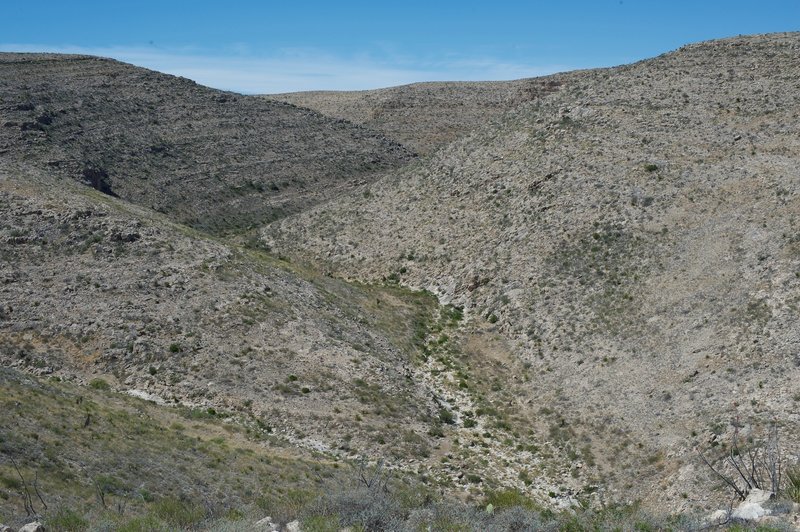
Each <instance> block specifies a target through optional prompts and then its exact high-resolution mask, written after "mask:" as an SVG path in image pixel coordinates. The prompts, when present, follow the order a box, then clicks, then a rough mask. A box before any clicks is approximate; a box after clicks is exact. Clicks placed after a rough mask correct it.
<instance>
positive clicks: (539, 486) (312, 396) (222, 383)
mask: <svg viewBox="0 0 800 532" xmlns="http://www.w3.org/2000/svg"><path fill="white" fill-rule="evenodd" d="M0 242H2V246H0V364H2V365H3V366H6V367H10V368H14V369H16V370H19V371H25V372H29V373H32V374H35V375H39V376H42V377H43V378H48V377H57V378H59V379H61V380H63V381H66V382H69V383H72V384H78V385H90V386H92V385H93V384H94V383H96V382H101V383H103V384H102V386H104V387H105V386H106V385H107V386H108V387H109V388H110V389H111V390H113V391H118V392H124V393H127V394H131V395H134V396H136V397H140V398H144V399H147V400H152V401H156V402H157V403H159V404H163V405H174V406H182V407H188V408H195V409H199V411H202V412H208V413H210V414H211V415H212V417H214V416H217V415H220V416H224V417H225V418H226V419H229V420H230V422H231V423H232V426H234V427H240V428H241V427H245V428H247V429H249V430H252V431H254V433H256V434H261V435H265V436H266V435H268V436H270V437H271V438H274V439H275V441H277V442H279V443H280V444H282V445H286V446H288V447H298V448H300V449H306V450H308V449H312V450H315V451H318V452H320V453H323V454H324V456H325V457H326V458H327V459H337V460H358V459H372V460H385V461H386V463H387V467H391V468H392V469H397V470H398V471H399V473H398V475H411V476H418V478H419V480H421V481H423V482H426V483H428V484H430V485H432V486H434V487H436V488H437V489H439V490H444V491H446V492H458V493H461V492H462V491H464V490H466V491H467V492H470V493H473V495H475V496H479V495H480V494H481V493H482V492H485V490H488V489H496V488H499V487H502V486H515V485H516V484H520V485H523V484H522V481H520V480H519V479H518V474H519V471H520V470H522V469H526V468H531V467H539V466H538V464H542V465H541V467H542V468H544V467H545V465H546V467H547V468H548V469H547V474H542V475H530V477H529V478H527V479H526V483H525V484H524V486H525V487H526V489H527V491H528V492H529V493H530V494H531V495H533V496H535V497H536V498H537V499H538V500H540V501H542V502H548V501H550V500H551V498H550V497H548V495H547V494H548V493H549V492H551V491H553V490H554V489H557V488H558V487H559V486H561V485H569V484H564V483H563V482H562V479H565V482H569V479H570V477H569V468H568V465H567V464H566V462H565V461H564V460H563V459H562V457H561V456H560V455H559V454H558V453H554V452H550V451H547V453H546V454H547V455H548V457H549V458H547V459H546V460H545V459H544V458H543V457H542V456H539V455H537V454H535V453H534V451H533V448H531V449H528V448H525V449H523V450H522V451H521V452H520V450H515V448H516V446H517V445H518V444H521V443H522V442H525V443H528V442H527V440H526V439H525V436H524V434H521V433H520V434H517V435H516V436H514V439H511V438H506V437H500V435H501V434H505V433H506V432H510V431H511V428H510V425H508V423H510V421H511V419H512V417H514V419H515V420H517V421H515V425H514V426H515V427H517V426H526V424H527V422H528V420H527V418H517V417H516V416H515V414H514V413H513V412H512V411H511V409H510V408H509V407H508V406H507V404H510V403H508V401H509V397H510V395H509V394H514V393H516V392H517V391H518V387H519V386H522V384H523V380H522V378H521V377H518V376H517V374H519V375H521V374H522V367H521V364H520V363H518V362H517V361H514V360H511V359H509V358H508V357H507V356H506V354H505V353H504V351H503V350H502V349H501V350H498V349H497V347H496V346H497V345H502V339H501V338H499V337H498V336H497V335H496V334H493V333H491V332H486V334H483V335H481V336H480V338H476V339H475V341H474V342H473V343H472V344H471V345H470V346H468V349H461V348H460V345H459V344H458V343H457V342H456V341H455V340H453V341H450V340H449V335H455V333H456V331H457V329H458V323H459V320H460V319H461V313H460V312H459V310H458V309H456V308H452V307H442V306H440V305H439V303H438V302H437V300H436V298H435V297H434V296H433V295H431V294H429V293H425V292H414V291H411V290H408V289H406V288H402V287H399V286H397V285H396V284H391V283H390V284H383V283H381V284H372V285H369V284H361V283H348V282H344V281H342V280H339V279H336V278H333V277H330V276H329V275H325V274H321V273H317V272H316V271H315V270H314V269H311V268H306V267H301V266H296V265H294V264H292V263H290V262H287V261H286V260H283V259H281V258H279V257H276V256H274V255H270V254H268V253H265V252H263V251H261V250H257V249H249V248H244V247H240V246H238V245H235V244H231V243H229V242H227V241H226V240H224V239H222V238H211V237H208V236H207V235H205V234H204V233H201V232H198V231H196V230H194V229H191V228H188V227H186V226H184V225H180V224H177V223H175V222H173V221H171V220H170V219H169V218H167V217H166V216H164V215H162V214H159V213H156V212H154V211H152V210H150V209H147V208H145V207H141V206H137V205H133V204H130V203H127V202H125V201H123V200H121V199H119V198H113V197H111V196H108V195H105V194H102V193H100V192H98V191H96V190H94V189H92V188H89V187H85V186H83V185H81V184H79V183H76V182H73V181H69V180H63V179H60V178H58V177H53V176H51V175H49V174H47V173H46V172H42V171H41V170H39V169H38V168H36V167H35V166H33V167H32V166H30V165H26V164H24V163H14V162H8V161H0ZM487 353H488V355H487ZM456 361H458V362H457V364H458V365H459V366H460V367H462V371H461V372H460V374H459V377H458V379H457V380H453V379H452V378H451V377H450V375H449V374H447V373H446V372H443V371H442V370H441V368H442V367H445V366H452V365H453V364H456ZM500 382H505V383H506V384H505V385H504V386H502V387H500V386H499V385H498V384H499V383H500ZM467 389H469V390H470V392H471V393H472V394H473V396H470V395H468V394H466V390H467ZM29 400H30V401H36V400H37V399H36V398H35V397H31V398H30V399H29ZM10 415H12V411H10V410H0V421H2V422H3V423H11V420H10V419H9V418H8V416H10ZM495 425H496V428H497V432H495ZM31 430H33V429H31ZM489 430H491V431H492V432H489ZM526 430H527V429H526ZM33 433H35V431H34V432H33ZM0 436H2V437H3V440H4V441H5V440H7V439H8V438H7V437H6V436H3V435H2V434H0ZM12 440H14V441H16V440H15V439H12ZM459 442H460V443H459ZM536 449H538V451H537V452H544V450H546V449H549V447H548V446H547V445H544V444H542V445H539V446H537V447H536ZM487 452H488V453H490V454H491V456H492V460H486V458H485V456H486V453H487ZM455 454H457V456H458V458H457V459H454V457H455ZM31 467H33V465H31ZM31 471H33V470H32V469H31ZM284 487H285V489H290V488H291V487H292V485H291V484H288V485H287V486H284ZM451 490H452V491H451ZM570 493H571V492H567V491H565V492H564V493H561V492H559V493H558V497H559V498H563V499H566V498H568V497H569V495H570ZM16 502H19V501H16ZM16 502H15V503H14V504H16ZM2 504H3V503H2V501H0V510H2ZM17 510H19V507H17ZM19 511H21V510H19Z"/></svg>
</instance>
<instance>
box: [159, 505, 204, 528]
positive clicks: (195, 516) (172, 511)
mask: <svg viewBox="0 0 800 532" xmlns="http://www.w3.org/2000/svg"><path fill="white" fill-rule="evenodd" d="M153 515H155V516H156V517H157V518H159V519H161V520H162V521H165V522H166V523H167V524H169V525H172V526H174V527H176V528H190V527H194V526H196V525H198V524H199V523H200V522H201V521H202V520H203V519H205V516H206V513H205V510H203V508H202V507H200V506H198V505H196V504H194V503H192V502H189V501H182V500H180V499H176V498H173V497H168V498H166V499H161V500H160V501H158V502H156V503H155V504H154V505H153Z"/></svg>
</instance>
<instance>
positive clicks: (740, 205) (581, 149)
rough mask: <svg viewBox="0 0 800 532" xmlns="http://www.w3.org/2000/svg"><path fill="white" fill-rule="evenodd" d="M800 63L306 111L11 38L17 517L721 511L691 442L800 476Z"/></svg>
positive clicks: (175, 520)
mask: <svg viewBox="0 0 800 532" xmlns="http://www.w3.org/2000/svg"><path fill="white" fill-rule="evenodd" d="M798 52H800V34H794V33H792V34H773V35H760V36H748V37H738V38H733V39H726V40H720V41H710V42H705V43H699V44H693V45H689V46H685V47H683V48H681V49H679V50H677V51H675V52H672V53H669V54H664V55H662V56H659V57H656V58H653V59H648V60H645V61H641V62H639V63H635V64H632V65H626V66H622V67H617V68H612V69H602V70H592V71H579V72H571V73H565V74H559V75H555V76H549V77H546V78H539V79H528V80H520V81H517V82H502V83H474V84H473V83H466V84H465V83H441V84H419V85H412V86H406V87H398V88H394V89H385V90H381V91H367V92H364V93H358V94H348V93H321V94H316V95H315V94H305V95H303V94H301V95H294V96H292V95H282V96H281V97H282V98H285V99H287V100H292V98H297V101H296V102H295V101H294V100H292V101H293V103H291V104H290V103H282V102H278V101H273V100H269V99H266V98H263V97H257V96H252V97H248V96H242V95H237V94H232V93H223V92H220V91H215V90H212V89H208V88H205V87H200V86H198V85H196V84H194V83H192V82H191V81H189V80H185V79H181V78H175V77H172V76H167V75H163V74H158V73H155V72H151V71H147V70H144V69H139V68H136V67H132V66H129V65H125V64H122V63H118V62H115V61H111V60H106V59H100V58H91V57H83V56H56V55H38V54H37V55H31V54H0V109H2V116H3V119H2V124H0V365H2V370H0V522H3V523H7V522H13V523H15V524H17V523H22V522H23V521H26V520H30V519H29V517H31V516H28V515H26V514H27V513H28V512H26V508H25V506H26V499H25V487H24V486H22V482H20V480H19V477H20V476H24V478H27V479H28V480H29V481H30V479H31V478H33V479H35V480H34V481H35V482H37V483H38V484H37V486H38V487H40V488H41V489H42V490H43V491H44V494H45V496H46V497H47V500H48V501H53V504H52V507H51V509H50V510H48V512H47V513H46V514H45V517H46V518H47V519H50V521H49V522H57V520H58V519H62V521H61V522H62V523H63V522H66V520H69V519H73V521H74V520H75V519H84V520H85V519H91V520H92V523H91V524H92V527H94V528H97V529H107V528H113V527H115V526H122V525H121V523H122V522H123V521H124V519H122V518H123V517H124V518H125V519H129V518H130V519H133V520H134V521H136V520H139V519H141V520H142V521H141V522H139V521H136V522H137V523H138V524H135V526H134V525H129V529H132V530H138V529H153V530H159V529H162V530H171V529H176V528H181V527H184V528H185V527H191V526H208V527H210V528H213V527H215V526H216V527H218V528H221V529H250V528H252V526H254V521H255V520H256V519H260V518H261V517H264V516H265V515H272V516H273V517H275V518H276V519H278V520H280V521H281V522H282V523H285V522H286V521H288V520H289V519H294V518H298V517H302V516H305V517H304V518H305V519H308V520H310V521H308V522H314V523H316V525H314V526H316V527H317V528H313V527H311V529H321V530H328V529H331V530H339V529H340V528H344V527H346V526H352V527H354V528H355V527H359V526H361V527H363V528H364V529H382V527H383V528H387V527H388V525H386V523H389V522H390V521H391V520H392V519H395V521H392V522H393V523H394V525H392V526H393V527H394V528H396V529H398V530H405V529H413V530H419V529H425V528H426V527H428V526H440V527H441V528H447V527H451V528H453V529H470V527H471V528H472V529H481V528H483V529H496V530H520V529H526V528H525V527H528V528H532V529H537V527H538V528H548V527H549V528H550V529H570V530H578V529H592V528H593V527H594V528H598V529H605V528H609V529H610V528H614V527H617V526H619V527H622V528H623V529H660V528H664V527H667V526H671V527H673V528H677V529H681V528H686V527H688V524H686V523H688V522H689V521H688V519H689V517H688V516H692V514H695V512H699V513H700V514H702V515H708V513H709V512H710V511H713V510H717V509H719V508H727V507H728V503H729V500H730V496H731V492H730V490H729V489H728V488H727V487H726V486H725V485H724V483H722V482H721V481H720V480H719V479H718V478H716V477H715V476H714V474H713V473H712V472H711V471H710V470H708V469H707V468H706V467H705V466H704V465H703V464H702V462H701V460H700V459H699V454H698V452H702V453H704V455H705V456H708V457H710V459H711V460H712V461H714V463H715V464H717V466H718V467H720V468H721V469H722V470H724V467H726V466H725V465H724V464H723V462H722V461H721V457H722V456H725V454H726V453H728V452H730V450H731V447H732V441H733V437H734V436H736V435H738V436H741V438H742V441H743V442H745V443H746V444H747V445H750V444H756V445H758V444H760V442H761V441H762V440H763V439H764V438H765V437H766V434H767V432H768V430H769V429H770V427H771V426H772V425H773V424H774V425H775V427H776V429H777V431H778V433H779V434H780V439H779V445H780V451H781V453H782V456H783V459H784V463H785V465H786V467H791V466H793V465H795V464H798V463H800V437H799V436H798V435H799V434H800V389H799V388H798V385H797V383H798V382H800V355H798V353H800V326H798V320H797V317H798V312H800V238H798V236H797V235H798V223H799V222H798V220H799V219H800V196H798V194H800V179H798V177H799V176H798V170H797V167H798V165H797V161H798V159H799V158H800V143H798V141H797V134H796V131H795V130H796V127H795V124H796V123H797V114H798V112H800V100H799V99H798V95H800V90H799V89H800V70H799V69H800V66H798V63H797V61H796V58H797V57H798ZM303 98H306V100H304V101H301V100H302V99H303ZM295 103H296V104H297V105H303V106H305V105H308V106H311V107H315V108H317V109H318V111H319V112H317V111H312V110H310V109H304V108H302V107H297V106H295V105H294V104H295ZM325 115H330V116H325ZM357 124H360V125H357ZM389 139H392V140H389ZM398 142H402V143H403V144H402V145H401V144H398ZM403 145H406V146H409V149H407V148H405V147H403ZM410 149H413V150H415V151H417V152H419V153H421V154H424V155H425V156H424V157H419V158H415V157H414V156H413V155H412V153H411V151H409V150H410ZM87 185H88V186H87ZM253 235H255V237H253ZM251 237H253V238H251ZM772 441H773V443H774V440H772ZM743 444H744V443H743ZM777 445H778V444H777V443H776V444H775V445H773V446H772V447H769V449H767V447H764V448H763V449H762V450H763V452H764V455H767V454H768V453H773V454H774V452H775V447H776V446H777ZM735 452H737V453H738V452H739V451H738V450H735ZM12 458H13V459H14V462H12ZM17 465H18V466H19V468H20V471H21V474H20V472H18V471H17ZM173 466H174V469H175V470H174V471H173V472H170V468H171V467H173ZM365 471H367V472H369V471H372V472H375V471H378V472H380V473H381V475H385V476H380V475H379V477H380V478H385V479H388V480H387V482H391V483H392V485H391V489H389V488H387V489H386V490H383V489H382V488H381V486H382V484H381V482H378V484H376V485H374V486H373V485H367V481H366V479H365V477H364V475H365ZM368 474H372V473H368ZM798 478H800V477H798ZM353 483H355V485H356V486H357V487H358V490H356V492H353V493H351V492H350V491H347V490H349V487H348V488H347V489H345V488H344V487H343V486H344V485H345V484H348V485H349V484H353ZM359 490H360V491H359ZM798 490H800V487H798ZM799 492H800V491H799ZM106 496H107V499H108V500H106ZM320 497H321V498H320ZM454 499H458V500H459V501H460V502H458V503H456V502H454V501H453V500H454ZM443 501H446V504H445V502H443ZM40 502H41V501H40ZM639 502H642V503H643V505H644V506H640V504H639ZM798 502H800V501H798ZM34 503H35V505H36V506H37V507H39V506H43V505H42V504H39V503H37V502H36V501H34ZM488 504H491V505H492V506H491V507H490V508H489V507H487V505H488ZM774 504H775V505H776V506H774V507H775V508H779V507H780V506H779V505H780V504H784V501H778V502H775V503H774ZM115 505H117V506H115ZM120 505H121V507H120ZM125 508H128V510H129V513H128V514H125V515H124V516H123V514H124V510H125ZM494 508H496V509H497V510H498V513H497V514H493V513H491V509H494ZM508 508H515V509H511V510H509V513H507V514H504V513H502V512H501V511H500V510H505V509H508ZM566 508H570V510H569V511H564V512H559V510H560V509H561V510H564V509H566ZM787 508H788V509H787ZM787 508H784V510H785V513H787V514H788V513H789V512H790V511H792V510H791V506H789V507H787ZM65 509H69V510H70V511H74V512H77V514H78V515H77V517H76V516H72V515H70V514H69V512H66V513H65V512H64V511H65ZM575 509H578V510H577V511H573V510H575ZM641 509H647V510H652V511H653V512H655V513H656V514H659V515H662V516H666V515H668V514H673V513H679V514H681V515H679V516H678V517H676V518H675V519H673V520H671V521H658V522H660V523H661V524H658V525H656V524H653V523H655V522H656V521H651V517H650V516H646V517H643V516H644V515H645V514H643V513H641V512H640V510H641ZM487 510H488V511H487ZM241 512H248V513H247V515H246V519H242V518H243V515H244V514H242V513H241ZM526 512H527V513H526ZM81 516H84V517H81ZM798 516H800V514H798V512H797V511H794V513H793V514H792V515H791V517H790V519H794V520H795V522H797V519H798V518H800V517H798ZM692 517H694V516H692ZM184 518H186V519H190V518H191V519H190V521H191V522H189V521H184V520H183V519H184ZM316 518H324V519H323V521H314V519H316ZM640 518H641V519H643V521H641V522H638V521H636V520H637V519H640ZM214 519H223V520H228V519H230V520H231V521H235V520H236V519H238V520H239V521H242V522H240V523H239V524H238V525H235V524H231V523H227V521H226V522H225V523H223V524H220V523H217V524H213V523H212V521H211V520H214ZM325 519H328V521H326V520H325ZM95 520H97V521H96V522H95ZM370 522H371V523H373V525H367V524H365V523H370ZM620 522H622V523H623V524H619V523H620ZM374 523H381V525H378V524H374ZM401 523H402V524H401ZM437 523H438V524H437ZM502 523H505V524H502ZM532 523H533V524H532ZM611 523H615V524H614V525H613V526H612V525H611ZM665 523H671V524H665ZM680 523H683V524H680ZM395 525H396V526H395ZM695 525H696V523H695V524H693V525H692V526H695ZM126 526H127V525H126ZM698 526H699V525H698ZM86 527H88V524H87V525H86V526H84V527H83V528H86ZM92 527H89V528H92ZM104 527H105V528H104ZM137 527H138V528H137ZM231 527H232V528H231ZM236 527H239V528H236ZM404 527H405V528H404ZM62 528H65V529H67V528H68V527H66V526H63V527H62ZM94 528H92V529H94ZM389 528H391V527H389ZM73 529H82V528H81V527H75V528H73Z"/></svg>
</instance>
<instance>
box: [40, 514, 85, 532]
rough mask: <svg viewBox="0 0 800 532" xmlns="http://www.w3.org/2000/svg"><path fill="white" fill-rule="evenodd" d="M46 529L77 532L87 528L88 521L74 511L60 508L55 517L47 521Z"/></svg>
mask: <svg viewBox="0 0 800 532" xmlns="http://www.w3.org/2000/svg"><path fill="white" fill-rule="evenodd" d="M47 528H49V529H52V530H63V531H64V532H79V531H81V530H86V529H87V528H89V521H87V520H86V519H84V518H83V516H81V515H79V514H78V513H76V512H75V511H74V510H70V509H67V508H62V509H60V510H59V511H58V513H56V515H54V516H53V517H50V518H49V519H47Z"/></svg>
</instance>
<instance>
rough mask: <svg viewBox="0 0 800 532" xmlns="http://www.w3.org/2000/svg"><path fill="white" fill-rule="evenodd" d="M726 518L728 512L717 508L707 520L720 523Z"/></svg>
mask: <svg viewBox="0 0 800 532" xmlns="http://www.w3.org/2000/svg"><path fill="white" fill-rule="evenodd" d="M727 518H728V512H726V511H725V510H717V511H716V512H714V513H713V514H711V515H709V516H708V518H707V521H708V522H709V523H721V522H722V521H725V520H726V519H727Z"/></svg>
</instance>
